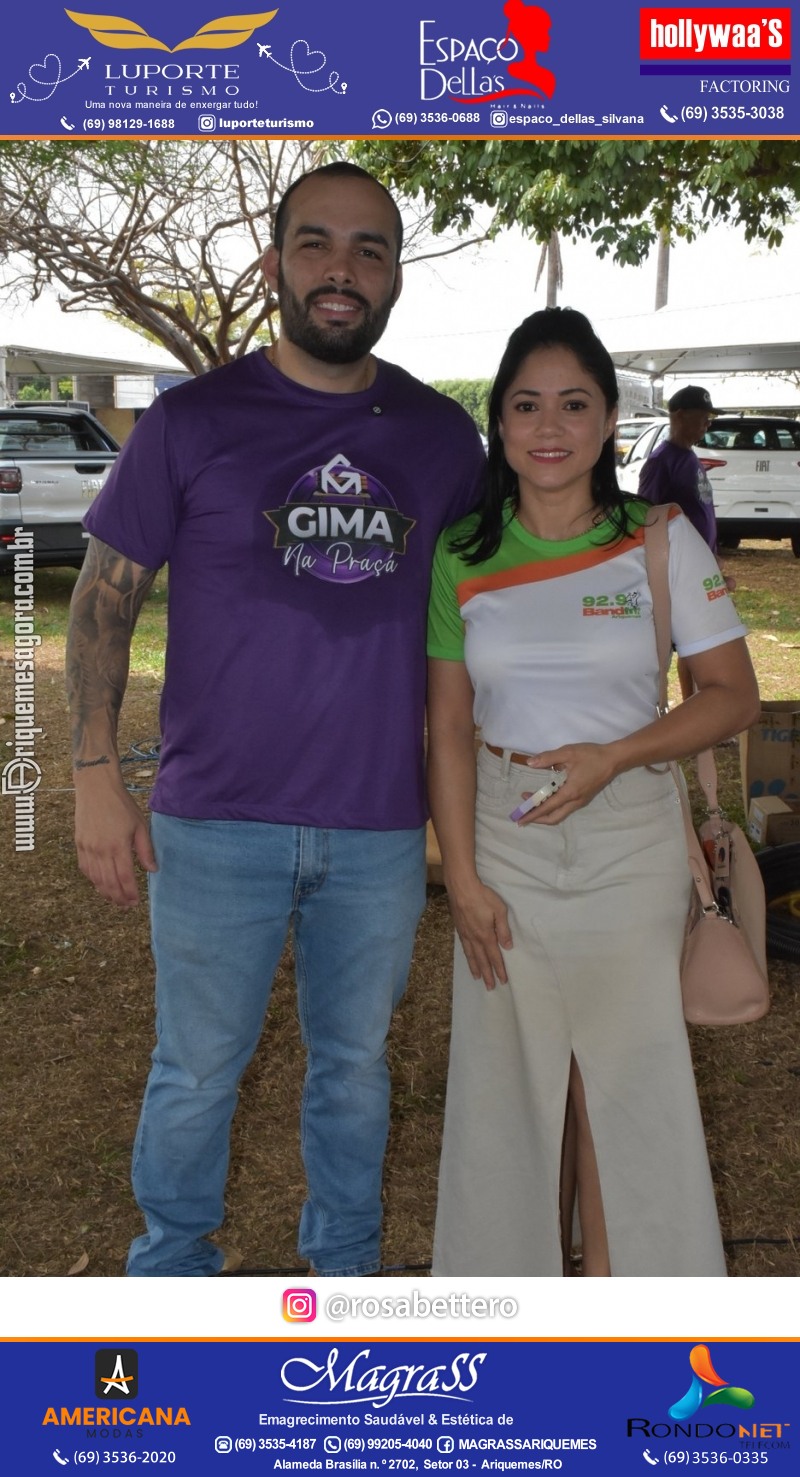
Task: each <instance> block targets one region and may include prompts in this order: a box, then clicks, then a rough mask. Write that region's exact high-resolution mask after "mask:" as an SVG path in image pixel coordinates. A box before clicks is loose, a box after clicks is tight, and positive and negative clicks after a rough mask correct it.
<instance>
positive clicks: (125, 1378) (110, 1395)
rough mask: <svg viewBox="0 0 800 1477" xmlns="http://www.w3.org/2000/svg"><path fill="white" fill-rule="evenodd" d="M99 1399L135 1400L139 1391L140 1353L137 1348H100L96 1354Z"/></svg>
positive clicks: (96, 1389) (96, 1391)
mask: <svg viewBox="0 0 800 1477" xmlns="http://www.w3.org/2000/svg"><path fill="white" fill-rule="evenodd" d="M94 1393H95V1395H96V1396H97V1398H98V1400H133V1399H135V1398H136V1396H137V1395H138V1393H139V1355H138V1354H137V1352H136V1350H135V1349H98V1350H97V1353H96V1354H95V1356H94Z"/></svg>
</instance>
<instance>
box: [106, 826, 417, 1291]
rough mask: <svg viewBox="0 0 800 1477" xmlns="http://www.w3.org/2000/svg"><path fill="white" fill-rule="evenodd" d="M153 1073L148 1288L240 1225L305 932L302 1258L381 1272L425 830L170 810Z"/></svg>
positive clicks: (163, 834) (155, 914) (160, 846)
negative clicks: (228, 1189)
mask: <svg viewBox="0 0 800 1477" xmlns="http://www.w3.org/2000/svg"><path fill="white" fill-rule="evenodd" d="M152 820H153V824H152V835H153V843H154V846H155V852H156V857H157V859H158V864H159V870H158V872H156V873H154V874H153V875H152V876H151V878H150V889H151V916H152V936H153V953H154V956H155V961H156V1010H157V1015H156V1034H157V1044H156V1048H155V1050H154V1052H153V1059H152V1060H153V1065H152V1068H151V1071H150V1076H149V1079H148V1083H147V1089H146V1092H145V1097H144V1103H143V1105H142V1113H141V1118H140V1120H139V1128H138V1132H137V1135H136V1142H135V1145H134V1153H133V1188H134V1194H135V1196H136V1199H137V1202H138V1204H139V1206H140V1208H141V1210H142V1211H143V1213H144V1216H145V1220H146V1224H147V1233H146V1234H145V1235H143V1236H140V1237H138V1238H137V1239H136V1240H135V1241H134V1242H133V1245H132V1246H131V1251H130V1256H129V1260H128V1274H129V1275H130V1276H134V1277H170V1276H171V1277H176V1276H177V1277H205V1276H213V1275H214V1274H215V1273H216V1272H218V1271H219V1269H220V1266H221V1264H222V1260H223V1254H222V1252H221V1251H220V1249H219V1247H216V1246H214V1245H212V1243H211V1242H209V1241H208V1240H206V1239H205V1238H206V1237H207V1236H208V1234H209V1232H211V1231H214V1230H216V1228H217V1227H218V1226H219V1225H220V1224H221V1222H222V1219H223V1215H224V1206H223V1194H224V1188H225V1180H226V1176H227V1171H228V1154H229V1137H230V1125H231V1120H232V1118H233V1113H234V1109H235V1107H236V1101H237V1085H238V1082H239V1079H240V1077H241V1075H242V1072H243V1071H244V1069H245V1067H246V1066H247V1063H248V1062H249V1061H250V1058H251V1056H252V1055H253V1052H254V1051H255V1048H256V1045H257V1043H258V1039H259V1036H260V1033H261V1028H262V1025H263V1021H264V1015H265V1012H266V1008H267V1005H268V1002H269V996H270V991H271V988H272V978H273V975H274V973H275V969H276V967H277V964H278V960H279V958H280V955H281V951H282V949H283V945H284V942H285V939H286V934H287V930H288V929H289V927H290V925H291V927H292V930H293V934H294V950H295V972H296V976H297V994H298V1009H299V1015H300V1025H301V1030H302V1035H303V1041H304V1044H305V1047H306V1052H307V1070H306V1079H305V1086H304V1091H303V1102H302V1115H301V1148H302V1153H303V1160H304V1163H305V1168H306V1178H307V1186H308V1198H307V1200H306V1203H305V1205H304V1207H303V1212H302V1216H301V1221H300V1238H299V1251H300V1254H301V1255H302V1256H304V1257H307V1258H308V1260H309V1261H310V1262H311V1263H312V1265H313V1267H314V1269H315V1270H316V1271H318V1272H320V1273H321V1274H323V1275H326V1276H331V1277H333V1276H338V1277H342V1276H345V1277H348V1276H350V1277H358V1276H368V1275H370V1274H371V1273H374V1272H376V1271H378V1270H379V1268H380V1229H381V1172H382V1167H383V1155H384V1151H385V1147H386V1137H387V1133H388V1126H389V1074H388V1070H387V1066H386V1052H385V1043H386V1035H387V1032H388V1029H389V1022H390V1019H391V1015H392V1011H393V1009H394V1007H395V1006H396V1005H397V1003H398V1001H399V1000H400V999H401V997H402V994H403V991H404V989H405V985H406V980H407V976H408V970H409V965H410V962H411V951H412V948H413V943H414V934H415V931H416V927H417V924H418V922H419V919H420V915H421V913H422V909H423V907H424V903H425V831H424V828H421V829H419V830H411V831H388V832H381V831H344V830H331V831H327V830H317V829H314V828H311V827H306V826H281V825H268V824H264V823H261V822H258V821H187V820H180V819H178V818H177V817H175V816H166V815H158V814H156V815H154V816H153V818H152Z"/></svg>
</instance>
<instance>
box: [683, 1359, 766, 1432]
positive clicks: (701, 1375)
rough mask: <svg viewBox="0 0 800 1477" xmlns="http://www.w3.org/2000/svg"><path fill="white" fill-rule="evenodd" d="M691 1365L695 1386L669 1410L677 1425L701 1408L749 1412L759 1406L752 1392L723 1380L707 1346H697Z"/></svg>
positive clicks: (689, 1418)
mask: <svg viewBox="0 0 800 1477" xmlns="http://www.w3.org/2000/svg"><path fill="white" fill-rule="evenodd" d="M689 1365H690V1368H691V1371H692V1383H691V1384H690V1386H689V1388H688V1390H687V1391H686V1394H685V1395H684V1396H682V1398H681V1399H680V1400H676V1402H675V1404H674V1405H671V1406H670V1408H669V1414H670V1415H671V1417H672V1419H673V1420H674V1421H685V1420H691V1419H692V1416H693V1415H696V1414H697V1412H698V1410H699V1409H700V1408H701V1406H703V1407H705V1406H706V1405H736V1406H738V1408H739V1409H740V1410H749V1409H750V1406H751V1405H755V1396H753V1395H751V1394H750V1391H749V1390H742V1389H741V1388H740V1387H739V1386H738V1385H729V1384H728V1382H727V1380H723V1379H720V1377H719V1375H718V1374H717V1372H716V1370H715V1368H714V1366H713V1364H712V1363H711V1354H710V1353H709V1350H708V1349H707V1348H706V1345H705V1344H695V1346H694V1348H693V1349H692V1351H691V1353H690V1354H689ZM708 1385H710V1386H712V1389H711V1392H710V1394H707V1393H706V1387H707V1386H708Z"/></svg>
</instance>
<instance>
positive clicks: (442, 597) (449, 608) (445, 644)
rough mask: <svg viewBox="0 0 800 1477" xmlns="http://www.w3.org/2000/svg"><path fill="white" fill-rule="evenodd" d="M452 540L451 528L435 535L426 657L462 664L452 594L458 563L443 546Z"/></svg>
mask: <svg viewBox="0 0 800 1477" xmlns="http://www.w3.org/2000/svg"><path fill="white" fill-rule="evenodd" d="M452 537H453V529H452V528H449V529H445V531H444V533H443V534H441V535H440V536H439V541H438V543H437V545H436V551H435V553H434V556H433V578H432V581H431V598H430V604H429V606H428V656H436V657H443V658H444V659H445V661H452V662H463V660H464V622H463V621H462V619H461V611H460V610H459V605H458V597H457V595H456V574H457V570H458V566H459V562H460V561H459V559H458V556H457V555H456V554H453V553H451V552H450V550H449V549H448V547H447V544H448V541H449V540H450V539H451V538H452Z"/></svg>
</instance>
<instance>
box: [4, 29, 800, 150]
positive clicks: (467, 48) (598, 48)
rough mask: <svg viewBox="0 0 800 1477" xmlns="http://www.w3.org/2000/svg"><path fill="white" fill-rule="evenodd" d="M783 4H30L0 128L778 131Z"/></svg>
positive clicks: (120, 134)
mask: <svg viewBox="0 0 800 1477" xmlns="http://www.w3.org/2000/svg"><path fill="white" fill-rule="evenodd" d="M793 9H795V7H792V6H786V5H783V6H781V5H778V6H765V7H761V8H759V7H755V6H734V7H731V6H700V7H698V6H695V5H692V4H687V5H683V6H656V7H650V6H648V7H641V6H638V5H636V4H633V3H631V0H620V3H617V4H615V5H613V6H609V5H589V4H576V3H574V0H573V3H570V0H548V4H547V5H546V6H541V5H529V4H525V0H434V3H432V4H427V3H424V0H412V3H411V4H404V5H402V6H397V7H393V8H391V9H389V10H385V11H381V10H378V9H377V8H376V7H375V5H374V4H373V3H371V0H348V3H347V4H346V5H341V6H331V5H329V4H326V3H324V0H284V3H281V4H279V5H277V6H276V7H275V8H272V9H267V10H259V11H248V12H247V13H244V14H237V15H228V14H218V13H217V9H215V8H214V6H213V5H211V6H209V5H200V4H198V3H197V0H191V3H190V0H179V3H176V4H172V5H169V6H164V5H161V4H158V3H156V0H137V3H134V4H128V5H126V6H123V7H122V11H123V13H122V14H116V13H114V14H106V13H102V14H101V13H100V12H98V11H96V10H88V11H86V10H75V9H71V8H68V7H65V6H62V5H57V4H53V3H52V0H43V3H42V4H41V5H37V6H36V7H35V9H33V10H31V11H27V10H24V9H22V8H18V9H16V10H15V12H14V13H13V14H12V15H11V16H10V17H9V18H8V19H7V20H6V23H5V36H4V46H3V58H2V64H1V65H2V71H3V81H2V85H0V135H2V136H5V137H9V138H14V137H31V138H40V137H53V138H68V137H71V136H72V137H83V138H117V139H121V138H131V137H134V138H159V137H162V136H164V135H170V136H172V137H179V136H180V137H189V138H191V137H196V136H197V134H216V135H223V136H224V135H228V136H233V137H248V136H250V137H251V136H253V135H257V136H259V137H265V138H271V137H276V138H277V137H286V136H296V137H309V136H311V135H314V136H317V137H321V136H324V137H332V138H356V137H359V138H375V137H380V136H400V137H429V138H430V137H440V138H480V137H486V138H497V137H500V138H503V137H506V138H547V137H559V136H571V137H575V136H580V137H586V138H601V137H630V138H635V137H637V136H641V135H648V136H651V137H652V136H663V137H665V138H674V137H676V136H680V135H686V134H692V135H696V136H697V137H700V138H712V139H713V138H720V137H723V136H739V137H743V138H758V137H760V136H763V135H765V134H769V135H776V136H782V137H791V136H792V135H794V134H796V133H797V132H798V122H799V120H800V112H799V111H798V100H797V93H796V91H795V92H794V93H793V91H792V47H793V36H792V19H793V17H792V11H793Z"/></svg>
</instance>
